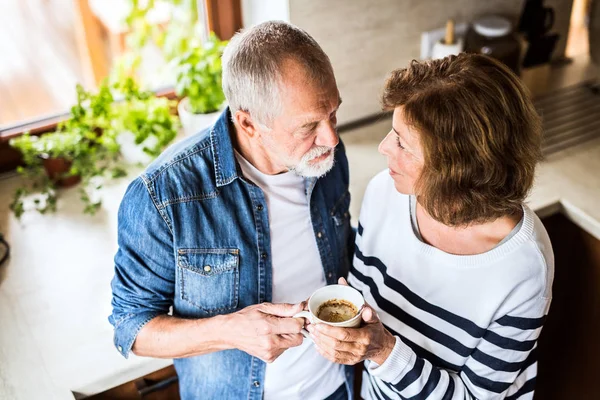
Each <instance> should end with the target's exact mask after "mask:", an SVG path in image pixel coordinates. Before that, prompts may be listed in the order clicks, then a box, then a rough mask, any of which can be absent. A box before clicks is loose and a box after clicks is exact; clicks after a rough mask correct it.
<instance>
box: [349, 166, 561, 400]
mask: <svg viewBox="0 0 600 400" xmlns="http://www.w3.org/2000/svg"><path fill="white" fill-rule="evenodd" d="M523 218H524V220H523V224H522V226H521V227H520V228H519V231H518V232H517V233H516V234H515V235H514V236H513V237H512V238H510V239H509V240H507V242H506V243H503V244H502V245H500V246H498V247H497V248H496V249H494V250H492V251H490V252H488V253H486V254H485V255H476V256H454V255H450V254H447V253H443V252H441V251H439V250H438V249H435V248H432V247H431V246H428V245H426V244H424V243H422V242H421V241H419V239H418V238H417V237H416V236H415V234H414V231H413V230H412V227H411V225H410V224H411V221H410V213H409V201H408V196H404V195H401V194H399V193H398V192H396V191H395V189H394V186H393V184H392V183H391V182H390V181H389V176H387V175H383V174H380V175H378V176H377V177H375V178H374V179H373V181H372V182H371V184H370V185H369V188H368V189H367V193H366V194H365V199H364V200H363V208H362V211H361V216H360V220H361V223H360V224H359V227H358V235H357V239H356V253H355V258H354V266H353V268H352V270H351V271H350V276H349V283H350V284H351V285H352V286H354V287H356V288H357V289H358V290H360V291H361V292H362V293H363V295H364V296H365V299H366V300H367V302H368V303H369V304H371V305H372V306H373V308H374V309H375V310H376V311H377V313H378V315H379V317H380V319H381V320H382V322H383V324H384V325H385V326H386V328H387V329H388V330H389V331H390V332H391V333H393V334H394V335H395V336H396V337H397V342H396V346H395V348H394V351H393V352H392V354H391V355H390V357H388V359H387V360H386V362H385V363H384V364H383V365H381V366H378V365H376V364H375V363H369V362H368V361H367V368H366V370H367V373H366V374H365V379H363V390H362V395H363V396H366V397H367V398H376V399H410V398H414V399H492V398H493V399H496V398H498V399H500V398H507V399H517V398H532V397H533V390H534V388H535V376H536V372H537V364H536V343H537V339H538V336H539V334H540V331H541V329H542V325H543V323H544V318H545V315H546V313H547V312H548V308H549V305H550V299H551V284H552V278H553V277H552V272H553V255H552V252H551V246H550V244H549V239H548V237H547V235H546V233H545V230H544V228H543V226H542V225H541V222H540V221H539V219H538V218H537V217H536V216H535V214H534V213H533V212H532V211H531V210H530V209H528V208H527V207H524V217H523Z"/></svg>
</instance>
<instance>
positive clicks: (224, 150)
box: [109, 22, 354, 399]
mask: <svg viewBox="0 0 600 400" xmlns="http://www.w3.org/2000/svg"><path fill="white" fill-rule="evenodd" d="M223 88H224V91H225V94H226V97H227V100H228V103H229V107H228V108H227V109H226V110H225V111H224V112H223V114H222V115H221V117H220V119H219V120H218V121H217V122H216V123H215V125H214V126H213V127H211V128H210V129H209V130H206V131H203V132H200V133H199V134H198V135H196V136H194V137H191V138H189V139H187V140H185V141H183V142H182V143H179V144H178V145H176V146H174V147H172V148H171V149H169V150H167V151H166V152H165V153H164V154H162V155H161V156H160V157H159V158H158V159H157V160H156V161H155V162H154V163H153V164H151V165H150V166H149V167H148V169H147V170H146V171H145V172H144V173H143V174H142V175H141V176H140V177H139V178H137V179H136V180H135V181H134V182H133V183H131V185H130V186H129V188H128V190H127V192H126V194H125V197H124V199H123V202H122V204H121V208H120V211H119V250H118V252H117V254H116V256H115V277H114V279H113V282H112V289H113V301H112V305H113V313H112V315H111V316H110V318H109V320H110V322H111V323H112V324H113V325H114V328H115V336H114V341H115V345H116V347H117V349H118V350H119V352H120V353H121V354H122V355H123V356H125V357H127V356H128V354H129V352H130V351H133V352H134V353H135V354H137V355H142V356H150V357H164V358H174V359H175V361H174V363H175V367H176V369H177V373H178V375H179V385H180V393H181V397H182V398H183V399H262V398H264V399H294V398H298V399H325V398H330V399H338V398H339V399H342V398H343V399H347V398H350V397H351V396H352V391H351V385H350V383H351V379H352V373H351V371H349V370H346V369H344V368H345V367H344V366H341V365H339V364H335V363H332V362H330V361H328V360H326V359H325V358H323V357H321V356H320V355H319V353H318V352H317V351H316V349H315V346H314V344H313V343H312V342H311V341H309V340H305V341H303V337H302V335H301V334H300V332H301V328H302V325H303V320H302V319H296V318H293V316H294V315H295V314H296V313H297V312H299V311H301V309H302V308H303V304H301V303H302V301H303V300H305V299H306V298H308V296H310V294H311V293H312V292H313V291H314V290H316V289H318V288H319V287H322V286H324V285H326V284H331V283H335V282H337V280H338V278H339V277H343V276H346V275H347V272H348V269H349V265H350V262H351V257H352V254H353V251H352V243H353V241H354V238H353V231H352V229H351V227H350V223H349V221H350V219H349V218H350V217H349V213H348V206H349V203H350V196H349V193H348V165H347V160H346V155H345V153H344V148H343V146H342V144H341V143H340V141H339V138H338V135H337V132H336V112H337V110H338V108H339V106H340V103H341V99H340V96H339V92H338V89H337V85H336V81H335V77H334V75H333V69H332V67H331V63H330V61H329V59H328V57H327V56H326V55H325V53H324V52H323V50H322V49H321V48H320V47H319V45H318V44H317V43H316V42H315V41H314V39H313V38H312V37H310V36H309V35H308V34H307V33H306V32H304V31H303V30H301V29H299V28H297V27H294V26H292V25H289V24H286V23H283V22H267V23H264V24H261V25H258V26H256V27H254V28H251V29H249V30H247V31H245V32H243V33H241V34H238V35H236V36H235V37H234V38H233V39H232V40H231V42H230V43H229V45H228V46H227V48H226V50H225V53H224V55H223ZM294 304H295V305H294ZM171 307H172V312H171V313H170V312H169V311H170V308H171Z"/></svg>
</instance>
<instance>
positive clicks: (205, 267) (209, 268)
mask: <svg viewBox="0 0 600 400" xmlns="http://www.w3.org/2000/svg"><path fill="white" fill-rule="evenodd" d="M211 270H212V268H211V266H210V265H205V266H204V272H210V271H211Z"/></svg>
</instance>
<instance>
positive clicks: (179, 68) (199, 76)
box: [173, 33, 227, 114]
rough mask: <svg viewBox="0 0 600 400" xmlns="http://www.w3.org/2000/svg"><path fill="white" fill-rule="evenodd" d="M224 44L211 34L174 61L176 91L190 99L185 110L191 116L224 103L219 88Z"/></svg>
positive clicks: (208, 110) (212, 109)
mask: <svg viewBox="0 0 600 400" xmlns="http://www.w3.org/2000/svg"><path fill="white" fill-rule="evenodd" d="M226 44H227V42H226V41H221V40H219V38H217V37H216V35H215V34H214V33H213V34H211V35H210V36H209V38H208V40H206V41H205V42H204V43H202V44H199V45H197V46H194V47H193V48H191V49H190V50H189V51H187V52H185V53H184V54H182V55H181V56H180V57H176V58H175V59H174V60H173V64H174V65H175V79H176V83H175V92H176V93H177V95H178V96H180V97H187V98H188V99H189V104H188V111H190V112H191V113H194V114H207V113H210V112H214V111H217V110H219V107H220V106H221V105H222V104H223V102H224V101H225V95H224V94H223V90H222V88H221V70H222V69H221V55H222V54H223V50H224V48H225V45H226Z"/></svg>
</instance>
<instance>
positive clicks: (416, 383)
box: [367, 297, 550, 400]
mask: <svg viewBox="0 0 600 400" xmlns="http://www.w3.org/2000/svg"><path fill="white" fill-rule="evenodd" d="M549 305H550V299H549V298H545V297H534V298H531V299H529V300H527V301H525V302H523V303H521V304H519V306H518V307H516V308H515V309H513V310H512V311H511V312H510V313H507V314H506V315H504V316H502V317H500V318H498V319H496V320H494V321H493V322H492V324H491V325H490V326H489V327H488V328H487V330H486V331H485V334H484V335H483V337H482V339H481V340H480V342H479V345H478V346H477V347H476V348H475V349H474V350H473V352H472V354H471V355H470V356H469V357H468V359H467V361H466V363H465V364H464V365H463V366H462V368H461V370H460V371H451V370H447V369H443V368H439V367H437V366H434V365H433V364H432V363H430V362H429V361H427V360H426V359H424V358H420V357H418V356H417V355H416V354H415V352H414V351H413V350H412V349H411V348H410V347H409V346H408V345H407V344H406V343H405V342H404V341H403V340H402V339H401V338H400V337H398V336H396V345H395V346H394V349H393V351H392V353H391V354H390V356H389V357H388V358H387V360H386V361H385V362H384V363H383V364H382V365H377V364H376V363H373V362H371V363H369V364H368V365H367V372H368V374H369V375H370V376H369V380H370V382H369V383H370V384H371V390H373V391H375V392H376V393H377V397H380V398H386V395H387V394H390V395H391V396H388V397H391V398H394V397H397V396H398V395H399V396H400V397H401V398H413V397H414V398H416V399H444V400H449V399H517V398H531V397H532V396H533V389H534V386H535V377H536V372H537V364H536V355H535V349H536V345H537V339H538V337H539V334H540V331H541V329H542V325H543V321H544V318H545V315H546V313H547V311H548V308H549Z"/></svg>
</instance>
